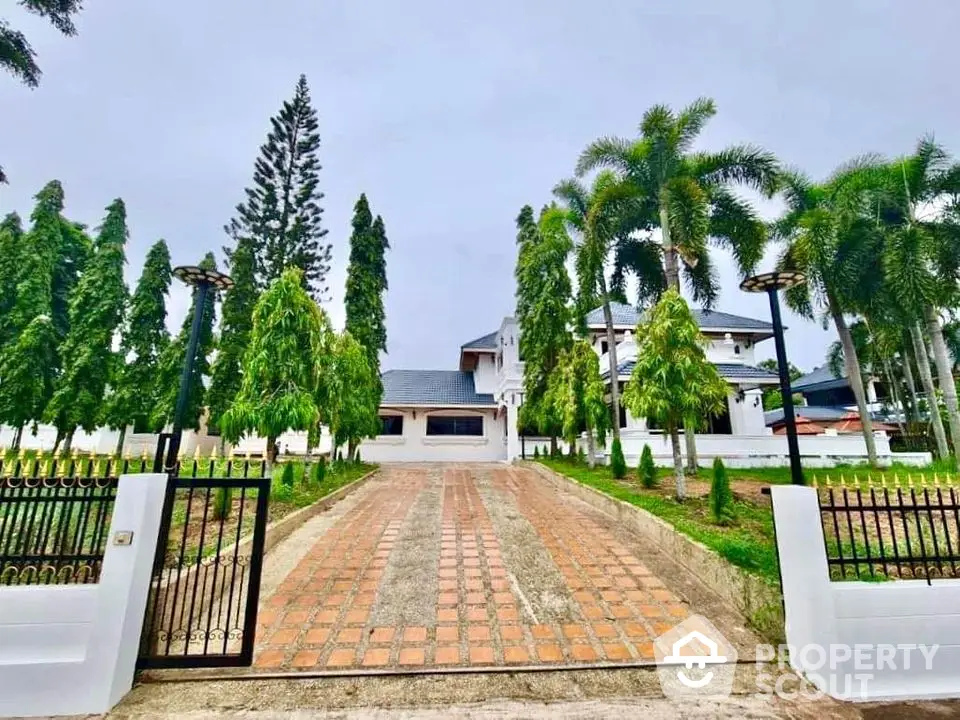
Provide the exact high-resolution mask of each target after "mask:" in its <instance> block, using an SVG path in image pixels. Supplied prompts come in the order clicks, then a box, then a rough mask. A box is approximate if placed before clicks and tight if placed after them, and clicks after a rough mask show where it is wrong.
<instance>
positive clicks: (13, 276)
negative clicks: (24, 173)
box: [0, 212, 24, 348]
mask: <svg viewBox="0 0 960 720" xmlns="http://www.w3.org/2000/svg"><path fill="white" fill-rule="evenodd" d="M23 249H24V242H23V224H22V223H21V221H20V216H19V215H17V213H15V212H14V213H10V214H9V215H7V216H6V217H5V218H4V219H3V221H2V222H0V288H3V293H0V348H3V346H4V345H6V343H7V341H8V340H10V339H11V338H12V337H14V335H13V334H12V333H11V332H10V330H9V329H8V327H7V322H8V320H9V315H10V311H11V310H13V304H14V301H15V300H16V298H17V293H16V287H17V283H18V282H19V280H20V263H21V258H20V254H21V252H22V251H23Z"/></svg>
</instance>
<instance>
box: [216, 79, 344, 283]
mask: <svg viewBox="0 0 960 720" xmlns="http://www.w3.org/2000/svg"><path fill="white" fill-rule="evenodd" d="M270 124H271V130H270V132H269V134H268V135H267V141H266V142H265V143H264V144H263V145H262V146H261V147H260V157H259V158H257V161H256V163H255V165H254V172H253V187H252V188H247V189H246V196H247V197H246V200H245V201H244V202H243V203H241V204H240V205H238V206H237V208H236V212H237V215H236V217H234V218H233V219H232V220H231V221H230V222H229V223H228V224H227V226H226V227H225V230H226V231H227V234H228V235H229V236H230V237H232V238H233V239H234V241H235V242H236V243H237V244H239V241H240V239H241V238H248V239H250V240H251V241H252V243H253V247H254V252H255V255H256V267H257V278H258V281H259V284H260V286H261V287H266V286H267V285H269V284H270V283H271V282H272V281H273V280H276V279H277V278H279V277H280V275H281V274H282V273H283V271H284V269H285V268H287V267H290V266H293V267H297V268H300V270H301V271H302V272H303V283H304V287H306V288H307V289H308V290H310V292H311V294H312V295H313V296H314V298H315V299H317V300H321V299H323V298H324V296H325V295H326V293H327V290H328V288H327V286H326V285H325V282H326V276H327V273H328V272H329V270H330V258H331V246H330V245H329V244H328V243H327V244H325V243H324V242H323V240H324V237H325V236H326V234H327V231H326V230H324V229H323V228H322V227H321V221H322V219H323V218H322V215H323V209H322V208H321V207H320V201H321V200H323V193H322V192H320V191H319V190H318V185H319V178H318V176H319V172H320V169H321V168H320V162H319V160H318V159H317V154H318V151H319V149H320V135H319V133H318V132H317V128H318V127H319V122H318V120H317V111H316V110H315V109H314V108H313V107H312V105H311V101H310V90H309V88H308V87H307V78H306V76H304V75H301V76H300V80H299V81H298V82H297V88H296V91H295V93H294V96H293V99H291V100H289V101H287V102H285V103H284V104H283V107H282V108H281V109H280V112H279V114H278V115H277V116H275V117H273V118H271V119H270Z"/></svg>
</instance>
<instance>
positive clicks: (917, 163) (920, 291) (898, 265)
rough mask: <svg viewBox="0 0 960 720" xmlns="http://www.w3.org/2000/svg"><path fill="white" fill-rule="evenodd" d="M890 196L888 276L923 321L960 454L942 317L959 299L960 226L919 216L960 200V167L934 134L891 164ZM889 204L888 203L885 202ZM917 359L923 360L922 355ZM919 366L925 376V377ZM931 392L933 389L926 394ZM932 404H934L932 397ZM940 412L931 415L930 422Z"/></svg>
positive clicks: (881, 211) (958, 412) (959, 413)
mask: <svg viewBox="0 0 960 720" xmlns="http://www.w3.org/2000/svg"><path fill="white" fill-rule="evenodd" d="M888 182H889V185H888V187H887V188H886V190H887V195H886V197H885V198H883V199H881V201H880V202H879V203H878V213H877V215H878V218H879V220H880V221H881V222H882V223H883V226H884V228H885V230H886V232H885V239H886V242H885V247H884V262H883V266H884V271H885V272H884V275H885V278H886V281H887V283H888V285H889V287H891V288H895V289H896V293H897V295H896V297H897V303H898V304H899V305H900V307H902V308H904V310H905V311H906V312H908V313H910V314H911V315H912V316H913V317H915V318H917V319H919V320H920V321H921V322H922V323H923V325H924V326H925V328H926V331H927V336H928V337H929V338H930V346H931V348H932V350H933V359H934V364H935V366H936V369H937V376H938V379H939V382H940V392H941V393H942V394H943V402H944V405H945V406H946V409H947V421H948V424H949V426H950V439H951V442H952V444H953V451H954V453H960V407H958V401H957V389H956V385H955V383H954V379H953V363H952V361H951V360H950V355H949V352H948V350H947V343H946V341H945V339H944V334H943V326H942V323H941V318H940V313H941V310H942V309H943V308H948V307H953V306H955V305H956V303H957V300H958V299H960V288H958V280H960V230H958V228H960V226H958V225H957V224H956V223H955V222H954V221H953V220H952V217H951V213H950V212H948V213H947V217H946V218H945V219H944V218H942V217H940V216H939V213H938V212H937V211H936V208H934V210H935V212H934V215H936V216H935V217H932V218H920V217H918V209H920V208H923V207H930V206H931V205H936V204H938V203H941V202H942V201H943V200H944V199H948V200H949V199H951V198H952V201H953V205H952V207H954V208H955V207H956V200H957V197H958V196H960V165H951V164H950V156H949V155H948V154H947V153H946V151H945V150H944V149H943V147H942V146H941V145H939V144H937V143H936V142H934V140H933V138H932V137H930V136H927V137H923V138H921V139H920V141H919V142H918V143H917V147H916V149H915V150H914V152H913V153H912V154H911V155H907V156H904V157H901V158H898V159H896V160H894V161H893V162H892V163H890V164H889V165H888ZM885 201H886V202H885ZM911 334H912V335H913V336H914V344H915V345H916V346H917V352H918V355H920V354H921V349H922V351H923V352H924V353H925V352H926V346H925V344H924V343H923V340H922V338H921V337H917V336H919V335H920V329H919V327H916V324H915V323H914V324H912V325H911ZM918 361H922V358H919V357H918ZM923 374H924V373H923V368H921V376H922V375H923ZM928 393H929V391H928ZM930 397H931V404H933V403H934V402H935V400H934V399H933V398H934V397H935V396H933V395H932V394H931V395H930ZM934 414H936V413H935V408H933V409H932V411H931V418H932V416H933V415H934Z"/></svg>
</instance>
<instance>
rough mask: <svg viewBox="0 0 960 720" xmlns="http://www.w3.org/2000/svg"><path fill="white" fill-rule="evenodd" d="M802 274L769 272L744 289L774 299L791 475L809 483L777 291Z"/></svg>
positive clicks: (801, 279) (797, 481) (772, 310)
mask: <svg viewBox="0 0 960 720" xmlns="http://www.w3.org/2000/svg"><path fill="white" fill-rule="evenodd" d="M805 281H806V278H805V277H804V276H803V275H802V274H801V273H793V272H782V273H775V272H774V273H766V274H764V275H756V276H754V277H751V278H747V279H746V280H744V281H743V282H742V283H741V284H740V289H741V290H745V291H747V292H766V293H767V297H768V298H769V299H770V316H771V318H772V320H773V340H774V343H775V344H776V347H777V370H778V371H779V375H780V397H781V399H782V400H783V419H784V422H785V424H786V427H787V450H788V452H789V454H790V478H791V481H792V482H793V484H794V485H804V484H806V483H805V482H804V480H803V468H802V467H801V466H800V443H799V442H798V440H797V421H796V418H795V416H794V412H793V392H792V391H791V389H790V366H789V365H788V364H787V346H786V344H785V343H784V340H783V321H782V320H781V318H780V300H779V298H778V297H777V291H779V290H785V289H786V288H789V287H793V286H794V285H799V284H800V283H802V282H805Z"/></svg>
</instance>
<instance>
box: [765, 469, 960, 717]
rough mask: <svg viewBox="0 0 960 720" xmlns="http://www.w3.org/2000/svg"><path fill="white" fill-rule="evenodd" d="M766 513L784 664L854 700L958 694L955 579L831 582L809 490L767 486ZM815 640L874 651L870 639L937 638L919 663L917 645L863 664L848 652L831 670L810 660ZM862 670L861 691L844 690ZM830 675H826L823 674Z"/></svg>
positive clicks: (959, 592)
mask: <svg viewBox="0 0 960 720" xmlns="http://www.w3.org/2000/svg"><path fill="white" fill-rule="evenodd" d="M771 491H772V498H773V510H774V520H775V522H776V534H777V550H778V553H779V558H780V574H781V579H782V585H783V600H784V609H785V617H786V636H787V644H788V645H790V646H792V648H794V651H792V652H791V653H790V664H791V665H792V666H793V667H794V669H796V670H798V671H800V672H803V673H805V674H807V676H808V677H809V678H810V679H811V680H813V681H814V682H815V684H818V686H820V687H821V689H822V690H824V691H826V692H829V693H830V694H832V695H833V696H834V697H838V698H843V699H854V700H887V699H907V698H947V697H960V580H934V581H933V582H932V584H930V585H927V583H926V581H923V580H896V581H891V582H881V583H865V582H848V581H843V582H831V581H830V576H829V571H828V566H827V557H826V549H825V547H824V540H823V528H822V525H821V521H820V507H819V504H818V501H817V491H816V490H815V489H813V488H808V487H795V486H776V485H775V486H773V487H772V488H771ZM813 645H818V646H820V647H821V648H824V649H825V650H827V651H828V652H829V650H830V647H831V646H835V647H837V648H839V647H840V646H841V645H842V646H845V647H849V648H851V649H853V650H856V648H857V646H862V647H863V648H864V651H865V652H872V653H875V652H876V650H875V648H876V647H877V646H878V645H890V646H897V645H900V646H904V645H912V646H917V645H926V646H928V647H929V646H933V645H939V648H938V649H937V651H936V653H935V655H933V658H932V663H931V667H930V668H929V669H927V666H926V663H925V662H924V658H923V656H922V655H921V653H920V652H919V651H917V650H914V651H912V653H911V662H910V666H909V667H906V666H905V663H904V657H903V654H900V653H898V654H897V655H896V656H895V657H894V663H893V665H894V667H890V665H891V663H886V664H885V666H884V667H883V668H878V667H876V665H877V663H876V662H875V661H868V663H867V664H868V665H869V669H864V668H863V663H862V662H861V664H860V665H859V667H858V664H857V662H856V658H855V657H851V658H850V659H849V660H846V661H843V662H840V663H838V664H837V666H836V667H835V668H834V669H833V670H831V669H829V668H828V667H818V666H817V662H818V655H819V653H816V652H803V651H801V650H800V649H801V648H804V647H808V646H813ZM857 673H861V674H862V673H868V674H870V675H872V678H871V679H870V680H869V681H868V682H867V683H866V685H865V689H866V696H860V695H859V690H860V688H861V687H863V686H861V685H860V684H859V682H855V683H852V684H851V687H852V689H853V690H854V692H855V693H856V695H854V696H853V697H845V696H844V693H843V691H844V689H845V688H846V687H847V685H846V677H848V676H849V677H853V676H854V675H855V674H857ZM831 676H832V677H831ZM818 679H819V680H822V681H825V682H823V683H822V684H821V682H818Z"/></svg>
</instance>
